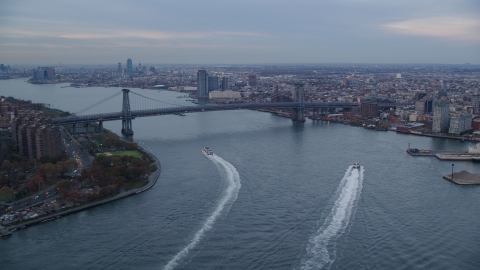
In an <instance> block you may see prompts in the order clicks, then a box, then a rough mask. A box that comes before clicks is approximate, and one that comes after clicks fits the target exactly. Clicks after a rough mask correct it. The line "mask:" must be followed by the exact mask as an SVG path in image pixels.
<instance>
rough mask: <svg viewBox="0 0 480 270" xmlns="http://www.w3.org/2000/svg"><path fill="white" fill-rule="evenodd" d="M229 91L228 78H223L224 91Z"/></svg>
mask: <svg viewBox="0 0 480 270" xmlns="http://www.w3.org/2000/svg"><path fill="white" fill-rule="evenodd" d="M227 90H228V77H225V76H224V77H222V91H227Z"/></svg>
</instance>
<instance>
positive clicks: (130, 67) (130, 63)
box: [127, 58, 133, 74]
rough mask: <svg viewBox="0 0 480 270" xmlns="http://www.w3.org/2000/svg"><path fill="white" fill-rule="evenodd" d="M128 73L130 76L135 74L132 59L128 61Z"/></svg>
mask: <svg viewBox="0 0 480 270" xmlns="http://www.w3.org/2000/svg"><path fill="white" fill-rule="evenodd" d="M127 73H128V74H132V73H133V64H132V59H130V58H128V59H127Z"/></svg>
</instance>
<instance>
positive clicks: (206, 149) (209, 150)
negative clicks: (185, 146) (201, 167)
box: [202, 147, 213, 156]
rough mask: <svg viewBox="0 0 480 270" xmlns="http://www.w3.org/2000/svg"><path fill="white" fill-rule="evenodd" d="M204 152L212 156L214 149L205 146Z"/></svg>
mask: <svg viewBox="0 0 480 270" xmlns="http://www.w3.org/2000/svg"><path fill="white" fill-rule="evenodd" d="M202 153H203V154H204V155H205V156H211V155H213V151H212V149H210V148H208V147H205V148H203V149H202Z"/></svg>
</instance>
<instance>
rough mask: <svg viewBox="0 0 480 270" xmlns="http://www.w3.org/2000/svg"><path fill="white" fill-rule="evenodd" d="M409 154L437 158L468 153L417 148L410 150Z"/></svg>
mask: <svg viewBox="0 0 480 270" xmlns="http://www.w3.org/2000/svg"><path fill="white" fill-rule="evenodd" d="M407 153H409V154H410V155H412V156H414V157H419V156H420V157H425V156H436V155H437V154H442V155H464V154H468V153H467V151H448V150H422V149H417V148H408V149H407Z"/></svg>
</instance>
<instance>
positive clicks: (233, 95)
mask: <svg viewBox="0 0 480 270" xmlns="http://www.w3.org/2000/svg"><path fill="white" fill-rule="evenodd" d="M208 98H209V99H210V100H212V101H214V102H228V101H232V100H238V99H240V98H241V95H240V92H235V91H212V92H210V93H208Z"/></svg>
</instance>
